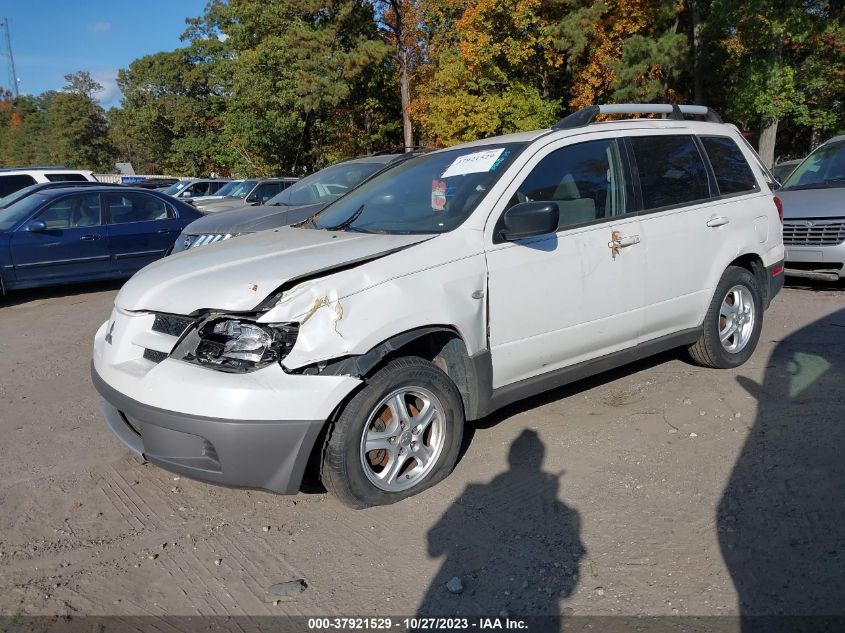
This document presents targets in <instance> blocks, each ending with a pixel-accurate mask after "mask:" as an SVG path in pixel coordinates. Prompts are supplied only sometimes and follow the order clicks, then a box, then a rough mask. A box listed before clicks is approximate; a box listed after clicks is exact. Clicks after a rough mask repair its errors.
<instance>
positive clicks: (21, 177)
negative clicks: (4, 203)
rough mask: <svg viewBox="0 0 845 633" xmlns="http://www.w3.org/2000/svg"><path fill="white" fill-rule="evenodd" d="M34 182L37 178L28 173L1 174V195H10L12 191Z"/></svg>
mask: <svg viewBox="0 0 845 633" xmlns="http://www.w3.org/2000/svg"><path fill="white" fill-rule="evenodd" d="M34 184H35V178H33V177H32V176H28V175H27V174H15V175H10V176H0V197H3V196H8V195H9V194H10V193H15V192H16V191H18V190H19V189H23V188H24V187H29V185H34Z"/></svg>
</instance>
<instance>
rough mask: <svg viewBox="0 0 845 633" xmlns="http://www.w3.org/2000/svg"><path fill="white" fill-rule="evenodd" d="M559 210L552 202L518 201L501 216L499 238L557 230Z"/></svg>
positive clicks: (520, 236)
mask: <svg viewBox="0 0 845 633" xmlns="http://www.w3.org/2000/svg"><path fill="white" fill-rule="evenodd" d="M559 221H560V211H559V209H558V207H557V204H555V203H554V202H542V201H540V202H520V203H519V204H516V205H514V206H512V207H511V208H510V209H508V210H507V211H505V213H504V215H503V216H502V222H501V228H500V229H499V238H501V239H502V240H503V241H505V242H513V241H515V240H521V239H525V238H526V237H534V236H536V235H547V234H549V233H554V232H555V231H557V225H558V222H559Z"/></svg>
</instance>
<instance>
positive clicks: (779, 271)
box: [766, 260, 785, 308]
mask: <svg viewBox="0 0 845 633" xmlns="http://www.w3.org/2000/svg"><path fill="white" fill-rule="evenodd" d="M766 279H768V280H769V282H768V283H769V287H768V289H767V294H766V308H768V307H769V305H771V303H772V300H773V299H774V298H775V297H776V296H777V295H778V293H779V292H780V291H781V290H783V283H784V279H785V269H784V263H783V260H781V261H779V262H778V263H777V264H773V265H771V266H767V267H766Z"/></svg>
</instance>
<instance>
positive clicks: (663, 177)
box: [630, 134, 710, 210]
mask: <svg viewBox="0 0 845 633" xmlns="http://www.w3.org/2000/svg"><path fill="white" fill-rule="evenodd" d="M630 142H631V147H632V149H633V151H634V158H635V159H636V163H637V171H638V172H639V177H640V190H641V191H642V196H643V209H644V210H650V209H661V208H667V207H677V206H681V205H685V204H694V203H696V202H700V201H703V200H706V199H708V198H709V197H710V185H709V182H708V177H707V167H706V166H705V164H704V159H703V158H702V157H701V152H699V151H698V146H697V145H696V143H695V140H694V139H693V137H692V136H691V135H689V134H670V135H663V134H661V135H656V136H632V137H630Z"/></svg>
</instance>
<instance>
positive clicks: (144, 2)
mask: <svg viewBox="0 0 845 633" xmlns="http://www.w3.org/2000/svg"><path fill="white" fill-rule="evenodd" d="M205 3H206V0H140V1H138V2H127V1H125V0H123V1H121V0H111V1H106V0H0V17H4V18H7V19H8V20H9V29H10V31H11V40H12V52H13V54H14V58H15V70H16V71H17V75H18V78H19V79H20V82H19V83H18V87H19V90H20V91H21V93H29V94H39V93H41V92H44V91H45V90H60V89H61V88H62V86H63V85H64V76H65V75H66V74H68V73H72V72H76V71H78V70H87V71H88V72H90V73H91V74H92V75H93V76H94V78H95V79H96V80H97V81H99V82H100V83H101V84H103V85H104V86H105V90H104V91H103V93H101V94H100V95H97V96H98V97H99V99H100V102H101V103H102V105H103V106H104V107H106V108H108V107H109V106H112V105H119V103H120V91H119V90H118V89H117V85H116V84H115V83H114V78H115V77H116V76H117V71H118V69H120V68H126V67H127V66H129V64H130V63H131V62H132V61H133V60H134V59H137V58H138V57H142V56H143V55H147V54H149V53H156V52H158V51H165V50H173V49H174V48H177V47H178V46H181V45H182V43H181V42H180V41H179V36H180V35H181V34H182V33H183V32H184V31H185V18H187V17H197V16H199V15H201V14H202V11H203V8H204V7H205ZM5 45H6V42H5V38H3V39H2V50H0V85H2V86H3V87H8V86H7V84H8V83H9V79H8V76H9V73H8V60H7V59H6V56H5Z"/></svg>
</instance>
